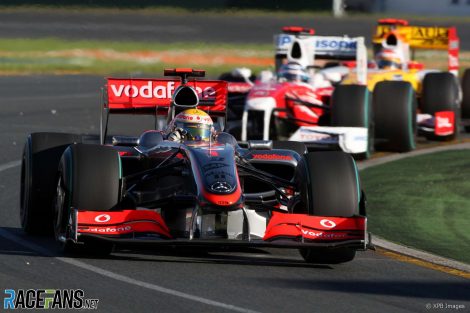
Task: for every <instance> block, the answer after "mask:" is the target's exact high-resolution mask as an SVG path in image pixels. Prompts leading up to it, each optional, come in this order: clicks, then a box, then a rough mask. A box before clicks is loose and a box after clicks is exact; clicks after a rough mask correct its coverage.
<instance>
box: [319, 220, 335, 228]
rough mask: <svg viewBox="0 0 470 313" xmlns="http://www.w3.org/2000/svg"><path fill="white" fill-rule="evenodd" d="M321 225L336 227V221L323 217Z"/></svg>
mask: <svg viewBox="0 0 470 313" xmlns="http://www.w3.org/2000/svg"><path fill="white" fill-rule="evenodd" d="M320 225H321V226H323V227H326V228H333V227H336V223H335V222H333V221H331V220H327V219H323V220H321V221H320Z"/></svg>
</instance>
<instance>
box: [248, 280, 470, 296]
mask: <svg viewBox="0 0 470 313" xmlns="http://www.w3.org/2000/svg"><path fill="white" fill-rule="evenodd" d="M257 283H258V284H259V285H266V286H272V284H273V283H276V284H277V286H282V287H283V288H286V289H304V290H321V291H325V290H330V291H334V292H343V293H347V294H351V293H355V294H367V295H387V296H399V297H409V298H432V299H446V300H455V301H468V300H469V298H468V295H469V294H470V283H468V281H466V280H465V279H462V281H459V282H456V281H452V282H451V281H448V282H446V281H442V280H440V281H431V280H426V279H425V278H423V279H422V280H420V281H412V280H407V281H403V280H399V279H397V280H394V279H383V280H380V279H379V280H374V281H371V280H348V279H339V280H335V281H332V280H309V279H303V280H299V279H295V280H294V279H282V278H281V279H280V278H276V279H272V278H262V279H259V280H257Z"/></svg>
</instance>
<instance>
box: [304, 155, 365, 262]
mask: <svg viewBox="0 0 470 313" xmlns="http://www.w3.org/2000/svg"><path fill="white" fill-rule="evenodd" d="M297 183H298V184H299V186H300V190H301V193H302V200H301V202H302V204H303V206H304V209H305V210H306V212H307V213H308V214H309V215H316V216H332V217H351V216H356V215H359V213H360V202H361V196H362V193H361V188H360V184H359V176H358V172H357V167H356V162H354V159H353V158H352V157H351V156H350V155H348V154H346V153H344V152H341V151H322V152H311V153H308V154H306V155H304V157H303V160H302V162H300V164H299V165H298V173H297ZM300 254H301V255H302V257H303V258H304V259H305V261H307V262H309V263H318V264H321V263H329V264H338V263H344V262H349V261H351V260H352V259H354V256H355V254H356V251H355V250H354V249H351V248H336V249H326V248H303V249H300Z"/></svg>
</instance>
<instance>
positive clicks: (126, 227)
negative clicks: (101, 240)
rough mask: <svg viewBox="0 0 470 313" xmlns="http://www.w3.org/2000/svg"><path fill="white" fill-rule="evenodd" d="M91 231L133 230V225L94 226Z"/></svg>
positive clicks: (119, 231)
mask: <svg viewBox="0 0 470 313" xmlns="http://www.w3.org/2000/svg"><path fill="white" fill-rule="evenodd" d="M88 231H89V232H91V233H122V232H130V231H132V227H131V226H118V227H94V228H90V229H88Z"/></svg>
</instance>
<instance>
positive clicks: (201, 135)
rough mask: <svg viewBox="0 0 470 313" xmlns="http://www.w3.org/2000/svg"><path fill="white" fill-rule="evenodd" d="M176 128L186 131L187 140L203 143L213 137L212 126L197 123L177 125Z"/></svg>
mask: <svg viewBox="0 0 470 313" xmlns="http://www.w3.org/2000/svg"><path fill="white" fill-rule="evenodd" d="M176 127H179V128H182V129H184V130H185V131H186V134H185V140H190V141H201V140H204V141H205V140H209V138H210V136H211V133H212V132H211V128H212V127H211V125H204V124H197V123H176Z"/></svg>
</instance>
